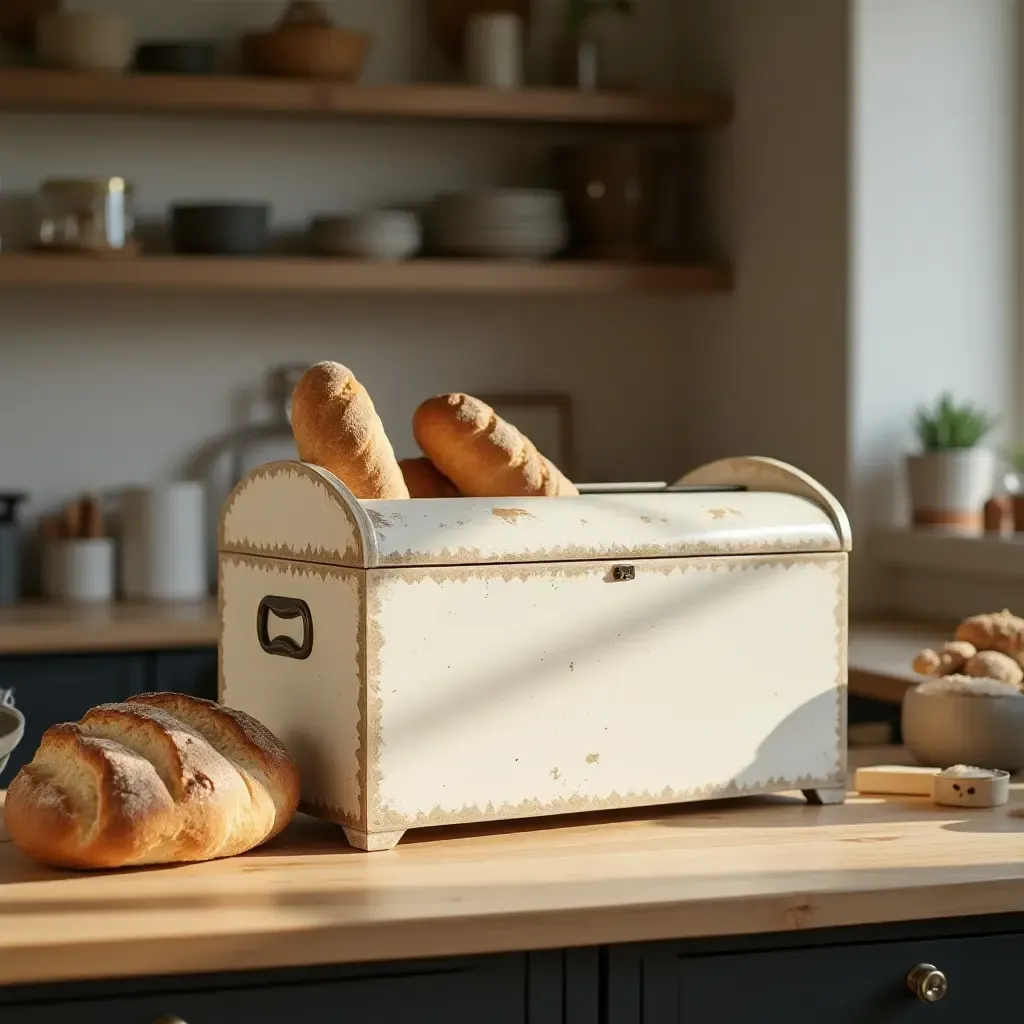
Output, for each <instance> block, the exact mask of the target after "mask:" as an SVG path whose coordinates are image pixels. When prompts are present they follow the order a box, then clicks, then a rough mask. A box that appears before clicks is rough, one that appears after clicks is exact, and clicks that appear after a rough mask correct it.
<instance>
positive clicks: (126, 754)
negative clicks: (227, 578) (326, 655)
mask: <svg viewBox="0 0 1024 1024" xmlns="http://www.w3.org/2000/svg"><path fill="white" fill-rule="evenodd" d="M298 801H299V776H298V771H297V769H296V767H295V764H294V762H293V761H292V759H291V758H290V757H289V755H288V752H287V751H286V750H285V749H284V747H283V746H282V745H281V743H279V742H278V740H277V739H276V738H275V737H274V736H273V735H272V734H271V733H270V732H269V731H268V730H267V729H265V728H264V727H263V726H262V725H260V723H259V722H257V721H256V720H255V719H253V718H250V717H249V716H248V715H246V714H244V713H243V712H241V711H234V710H232V709H230V708H225V707H222V706H220V705H219V704H216V703H214V702H213V701H207V700H201V699H199V698H197V697H189V696H186V695H184V694H177V693H150V694H142V695H141V696H138V697H132V698H131V699H129V700H127V701H125V702H124V703H122V704H101V705H100V706H99V707H95V708H93V709H92V710H91V711H89V712H88V713H87V714H86V715H85V717H84V718H82V720H81V721H80V722H77V723H65V724H62V725H55V726H53V727H52V728H50V729H48V730H47V731H46V733H45V734H44V735H43V739H42V742H41V743H40V745H39V749H38V750H37V751H36V754H35V757H34V758H33V759H32V761H31V763H29V764H27V765H25V767H23V768H22V769H21V771H19V772H18V774H17V775H16V776H15V777H14V780H13V781H12V782H11V785H10V788H9V789H8V791H7V801H6V805H5V818H6V822H7V827H8V830H9V831H10V834H11V838H12V839H13V840H14V842H15V843H16V844H17V845H18V846H19V847H20V848H21V849H22V850H23V851H24V852H25V853H27V854H28V855H29V856H30V857H32V858H34V859H35V860H38V861H42V862H43V863H44V864H50V865H53V866H55V867H63V868H82V869H93V868H117V867H129V866H135V865H141V864H164V863H173V862H184V861H199V860H211V859H213V858H215V857H231V856H234V855H236V854H239V853H245V851H247V850H251V849H252V848H253V847H255V846H259V845H260V844H261V843H263V842H266V840H268V839H270V838H271V837H272V836H275V835H277V833H278V832H280V831H281V830H282V829H283V828H284V827H285V826H286V825H287V824H288V822H289V821H290V820H291V819H292V817H293V815H294V814H295V811H296V808H297V806H298Z"/></svg>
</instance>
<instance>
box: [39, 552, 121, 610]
mask: <svg viewBox="0 0 1024 1024" xmlns="http://www.w3.org/2000/svg"><path fill="white" fill-rule="evenodd" d="M114 554H115V548H114V540H113V538H112V537H89V538H78V537H75V538H68V539H63V540H51V541H47V543H46V545H45V546H44V548H43V592H44V593H45V595H46V597H48V598H49V599H50V600H51V601H72V602H76V603H79V602H81V603H87V602H94V601H113V600H114V575H115V573H114V564H115V557H114Z"/></svg>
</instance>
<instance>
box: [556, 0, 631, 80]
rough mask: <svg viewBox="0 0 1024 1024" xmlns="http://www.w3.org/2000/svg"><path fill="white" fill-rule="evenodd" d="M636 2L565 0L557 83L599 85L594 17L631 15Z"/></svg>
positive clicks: (599, 75)
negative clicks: (566, 0)
mask: <svg viewBox="0 0 1024 1024" xmlns="http://www.w3.org/2000/svg"><path fill="white" fill-rule="evenodd" d="M636 6H637V0H568V5H567V7H566V11H565V25H564V30H563V35H562V44H561V47H560V54H559V58H560V59H559V65H560V67H559V71H558V74H557V78H558V80H559V81H560V82H561V84H563V85H570V86H574V87H575V88H577V89H588V90H593V89H600V88H601V85H602V81H601V77H602V66H601V65H602V58H601V44H600V41H599V40H598V38H597V37H596V35H595V34H594V32H593V23H594V20H595V19H596V18H597V17H599V16H600V15H603V14H618V15H620V16H623V17H625V16H628V15H631V14H633V13H635V11H636Z"/></svg>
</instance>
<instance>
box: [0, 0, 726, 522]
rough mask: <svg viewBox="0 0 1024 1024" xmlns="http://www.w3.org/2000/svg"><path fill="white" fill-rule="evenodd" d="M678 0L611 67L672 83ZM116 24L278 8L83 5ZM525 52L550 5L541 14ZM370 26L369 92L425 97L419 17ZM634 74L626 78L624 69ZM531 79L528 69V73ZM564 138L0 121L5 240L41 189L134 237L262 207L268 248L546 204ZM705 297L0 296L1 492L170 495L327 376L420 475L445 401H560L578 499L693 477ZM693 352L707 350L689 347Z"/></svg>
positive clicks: (158, 31)
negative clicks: (218, 212)
mask: <svg viewBox="0 0 1024 1024" xmlns="http://www.w3.org/2000/svg"><path fill="white" fill-rule="evenodd" d="M673 3H674V0H658V2H652V0H648V2H647V3H645V4H644V5H643V8H644V15H643V17H641V18H639V19H636V21H631V22H628V23H616V25H615V26H614V27H615V32H616V33H617V38H618V39H619V41H620V43H621V44H622V45H621V46H618V47H615V48H613V64H612V67H613V69H615V71H616V72H617V73H619V74H622V75H625V76H628V75H630V74H632V73H633V71H634V70H635V67H634V66H633V65H637V64H639V65H640V66H642V69H643V81H644V82H646V83H648V84H651V85H670V84H671V83H672V82H673V81H674V80H675V79H676V78H677V76H678V73H679V70H680V69H679V67H678V60H677V59H676V55H675V45H674V42H673V40H674V38H675V33H674V32H673V31H671V30H667V27H669V26H671V25H672V24H673V23H674V17H675V8H674V6H673ZM69 6H76V7H89V6H92V7H99V6H108V7H117V8H120V9H122V10H125V11H130V12H132V13H133V15H134V16H135V17H136V20H137V22H138V23H139V24H140V25H141V26H142V31H141V35H142V36H143V37H149V38H154V37H169V36H196V37H201V36H205V35H218V36H223V35H230V34H232V33H237V32H238V31H241V30H242V29H244V28H246V27H249V26H252V25H260V24H268V23H269V22H271V21H272V20H273V18H274V17H275V16H276V13H277V12H278V11H279V10H280V9H281V7H282V4H280V3H264V2H262V0H259V2H242V0H177V2H175V3H174V4H168V3H166V2H161V3H158V2H157V0H120V2H116V3H112V2H107V3H99V2H95V0H88V2H85V0H80V2H77V3H71V4H69ZM538 7H539V17H538V23H537V27H538V38H544V37H545V35H547V36H550V32H551V26H552V24H553V21H552V18H553V12H557V10H558V9H559V7H560V3H558V2H555V0H547V2H546V3H544V4H539V5H538ZM329 8H330V10H331V12H332V13H333V14H334V15H335V17H336V18H337V20H338V22H339V23H344V24H346V25H352V26H355V27H365V28H369V29H370V30H372V31H373V32H374V35H375V39H376V41H375V45H374V49H373V56H372V59H371V63H370V66H369V68H368V70H367V75H366V78H367V80H371V81H387V80H406V79H411V78H415V77H417V76H418V75H419V73H420V70H421V69H422V68H424V67H428V66H429V67H430V68H431V69H432V70H433V71H436V70H437V69H438V67H439V65H438V63H437V60H436V59H435V58H432V57H430V55H429V53H428V51H427V49H426V48H425V47H424V42H423V41H424V38H425V35H424V32H423V29H422V17H423V5H422V3H421V0H387V2H384V3H382V2H380V0H335V2H332V3H330V4H329ZM630 55H632V56H630ZM541 63H542V61H540V60H539V59H538V61H537V62H536V64H537V66H538V67H539V66H540V64H541ZM571 134H572V133H567V132H565V131H559V130H556V129H550V128H517V127H508V128H496V127H494V126H486V125H419V126H417V125H401V124H386V123H384V124H375V123H345V122H333V121H319V122H316V121H288V120H284V119H281V120H278V119H256V118H249V119H246V118H239V119H227V118H208V119H206V118H203V119H190V118H178V117H175V118H144V117H107V116H74V117H72V116H48V115H26V114H4V115H0V184H2V193H0V229H2V230H3V231H4V234H5V244H10V243H11V242H17V241H18V239H19V234H20V237H21V238H22V239H23V238H24V230H25V224H24V222H23V221H21V222H19V220H18V217H17V212H18V210H20V209H23V200H24V197H25V196H27V195H28V194H30V193H31V192H32V191H33V190H34V189H35V188H36V187H37V185H38V183H39V182H40V181H41V180H42V179H44V178H47V177H56V176H67V175H102V174H120V175H123V176H124V177H126V178H127V179H129V180H131V181H133V182H134V183H135V184H136V188H137V206H138V212H139V215H140V219H142V220H143V221H149V220H152V219H154V218H157V219H162V218H163V217H164V215H165V211H166V208H167V205H168V204H169V203H170V202H172V201H173V200H175V199H200V198H222V199H233V198H238V199H267V200H269V201H271V202H272V203H273V205H274V220H275V227H276V228H277V229H279V230H284V231H299V230H301V229H302V227H303V226H304V224H305V223H306V222H307V220H308V218H309V216H310V215H312V214H313V213H316V212H321V211H346V210H356V209H360V208H362V207H364V206H367V205H371V204H376V203H398V202H401V203H406V202H414V201H417V200H425V199H429V198H430V197H431V196H432V195H433V194H435V193H437V192H439V191H445V190H448V189H453V188H461V187H466V186H473V185H480V184H500V185H517V184H526V185H531V184H543V183H545V182H546V177H547V160H548V158H547V153H548V150H549V148H550V146H551V145H552V144H555V143H561V142H564V141H566V140H567V139H568V138H570V137H571ZM723 301H727V300H725V299H722V298H712V299H695V300H690V299H650V298H647V299H636V298H620V299H613V298H607V297H601V296H597V297H594V298H592V299H591V298H587V299H554V298H545V299H534V298H524V299H520V300H517V299H510V298H505V299H494V300H490V299H484V298H459V297H437V298H429V299H426V298H416V299H414V298H402V297H375V298H370V297H367V298H359V297H328V296H312V297H295V296H264V295H246V296H231V295H215V296H211V295H207V296H199V295H195V294H188V293H181V294H173V293H172V294H167V293H156V292H154V293H151V294H142V293H119V292H117V291H110V292H96V293H92V294H87V293H81V292H73V291H68V292H61V293H55V292H51V291H38V292H31V291H29V292H24V293H21V294H17V295H15V294H12V293H6V292H4V293H0V439H2V440H0V487H2V488H4V489H24V490H27V491H29V492H31V494H32V501H31V504H30V506H29V509H28V513H29V519H30V520H31V519H32V518H34V516H35V515H37V514H38V513H39V512H41V511H44V510H46V509H49V508H51V507H52V506H54V505H55V504H56V503H58V502H60V501H62V500H64V499H66V498H67V497H69V496H70V495H73V494H75V493H76V492H79V491H81V490H83V489H85V488H116V487H119V486H120V485H123V484H130V483H137V482H144V481H149V480H161V479H166V478H170V477H173V476H175V475H177V474H178V473H179V472H181V471H182V469H183V468H185V467H188V466H189V465H190V463H191V460H192V458H193V457H194V455H195V453H196V452H197V451H198V450H199V449H200V448H201V447H202V446H203V445H204V444H206V443H208V442H209V441H210V439H211V438H213V437H216V436H217V435H220V434H222V433H223V432H224V431H226V430H227V429H229V428H230V427H231V426H232V425H236V424H237V412H238V405H239V402H238V398H239V396H240V395H245V394H251V393H252V392H253V391H254V390H256V389H258V388H259V387H260V386H261V384H262V381H263V377H264V375H265V373H266V371H267V370H268V369H270V368H271V367H273V366H274V365H277V364H280V363H296V362H297V363H301V362H311V361H314V360H317V359H323V358H334V359H339V360H343V361H345V362H346V363H348V364H349V365H350V366H351V367H352V368H353V369H354V370H355V372H356V373H357V374H358V376H359V377H360V379H361V380H362V381H363V382H364V383H365V384H366V386H367V387H368V388H369V390H370V392H371V394H372V395H373V397H374V400H375V402H376V404H377V406H378V409H379V411H380V413H381V415H382V417H383V419H384V421H385V424H386V426H387V428H388V430H389V433H390V435H391V437H392V440H393V443H394V445H395V448H396V450H397V451H398V453H399V454H400V455H410V454H415V447H414V444H413V441H412V437H411V431H410V426H409V420H410V416H411V413H412V410H413V408H414V407H415V405H416V404H417V403H418V402H419V401H421V400H422V399H423V398H424V397H426V396H428V395H430V394H434V393H436V392H438V391H442V390H456V389H463V390H470V391H473V390H475V391H481V392H482V391H492V392H493V391H508V390H530V391H551V390H561V391H568V392H570V393H571V394H572V395H573V397H574V400H575V403H576V428H577V430H576V436H577V454H578V466H579V473H578V474H577V475H578V476H580V477H581V478H583V477H586V478H593V479H600V478H609V477H622V476H630V477H644V478H647V477H652V476H654V477H659V478H660V477H663V476H671V475H672V474H674V473H681V472H683V471H684V470H685V469H686V468H688V464H689V462H688V459H687V453H686V450H685V445H684V444H683V442H682V439H681V438H680V436H679V430H678V422H679V414H678V407H679V401H680V397H681V392H680V387H679V382H678V380H677V379H676V374H675V373H674V367H675V365H676V360H677V358H678V350H679V347H680V346H681V345H683V344H689V343H692V342H689V341H687V339H686V326H685V325H686V320H687V316H688V315H689V311H690V310H692V309H693V308H694V307H695V306H699V305H700V304H702V303H706V302H723ZM696 343H697V344H699V342H696Z"/></svg>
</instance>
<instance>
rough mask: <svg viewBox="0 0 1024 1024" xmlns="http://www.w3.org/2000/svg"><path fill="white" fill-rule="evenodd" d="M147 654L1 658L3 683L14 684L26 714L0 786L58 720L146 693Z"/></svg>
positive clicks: (5, 685)
mask: <svg viewBox="0 0 1024 1024" xmlns="http://www.w3.org/2000/svg"><path fill="white" fill-rule="evenodd" d="M145 682H146V660H145V658H144V657H141V656H137V655H109V656H108V655H54V656H47V657H26V658H21V657H18V658H0V687H3V688H4V689H8V688H13V689H14V701H15V703H16V704H17V706H18V707H19V708H20V709H21V712H22V713H23V714H24V716H25V738H24V739H23V740H22V741H21V743H20V744H19V745H18V748H17V749H16V750H15V751H14V753H13V754H12V755H11V759H10V761H9V762H8V763H7V767H6V768H5V769H4V771H3V772H2V773H0V788H2V787H4V786H6V785H7V784H8V783H9V782H10V781H11V779H13V778H14V775H15V773H16V772H17V770H18V769H19V768H20V767H21V766H22V765H23V764H25V763H27V762H28V761H31V760H32V755H33V754H34V753H35V751H36V748H37V747H38V746H39V741H40V739H41V738H42V735H43V733H44V732H45V731H46V730H47V729H48V728H49V727H50V726H51V725H54V724H56V723H57V722H74V721H77V720H78V719H79V718H81V717H82V715H84V714H85V713H86V711H88V710H89V708H91V707H95V705H97V704H105V703H107V702H110V701H119V700H125V698H127V697H130V696H131V695H132V694H133V693H141V692H142V690H143V688H144V686H145Z"/></svg>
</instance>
